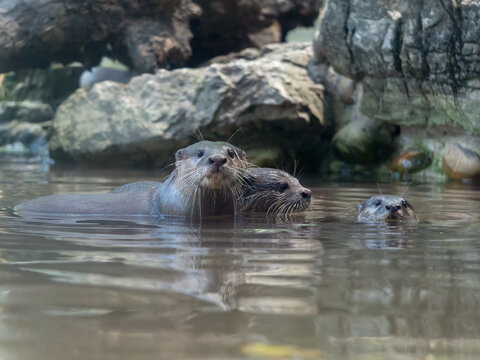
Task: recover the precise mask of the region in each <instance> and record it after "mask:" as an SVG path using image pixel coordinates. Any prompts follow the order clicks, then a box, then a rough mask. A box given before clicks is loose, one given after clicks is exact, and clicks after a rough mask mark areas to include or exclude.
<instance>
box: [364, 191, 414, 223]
mask: <svg viewBox="0 0 480 360" xmlns="http://www.w3.org/2000/svg"><path fill="white" fill-rule="evenodd" d="M357 220H358V221H360V222H382V221H387V222H389V221H412V222H417V221H418V217H417V215H416V214H415V211H414V210H413V207H412V205H410V203H409V202H408V201H407V200H405V199H404V198H403V197H401V196H394V195H375V196H372V197H371V198H370V199H368V200H365V201H363V202H362V203H360V204H359V205H358V211H357Z"/></svg>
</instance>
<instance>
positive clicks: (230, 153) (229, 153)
mask: <svg viewBox="0 0 480 360" xmlns="http://www.w3.org/2000/svg"><path fill="white" fill-rule="evenodd" d="M227 154H228V156H230V157H231V158H232V159H233V158H234V157H235V153H234V152H233V150H232V149H230V148H229V149H228V150H227Z"/></svg>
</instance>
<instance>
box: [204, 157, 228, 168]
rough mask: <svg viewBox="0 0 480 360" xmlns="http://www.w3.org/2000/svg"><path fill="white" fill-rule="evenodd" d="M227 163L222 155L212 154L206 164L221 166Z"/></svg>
mask: <svg viewBox="0 0 480 360" xmlns="http://www.w3.org/2000/svg"><path fill="white" fill-rule="evenodd" d="M226 163H227V158H226V157H225V156H222V155H212V156H210V157H209V158H208V164H210V165H214V166H216V167H218V168H219V167H220V166H223V165H225V164H226Z"/></svg>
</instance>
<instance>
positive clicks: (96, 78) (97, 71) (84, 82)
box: [79, 66, 138, 90]
mask: <svg viewBox="0 0 480 360" xmlns="http://www.w3.org/2000/svg"><path fill="white" fill-rule="evenodd" d="M135 75H136V74H135V73H134V72H133V71H130V70H123V69H113V68H109V67H103V66H96V67H93V68H92V69H91V70H86V71H84V72H83V73H82V75H81V76H80V80H79V84H80V87H82V88H84V89H87V90H88V89H90V88H91V87H92V86H93V85H94V84H96V83H99V82H102V81H115V82H119V83H122V84H128V82H129V81H130V79H131V78H132V77H133V76H135ZM137 75H138V74H137Z"/></svg>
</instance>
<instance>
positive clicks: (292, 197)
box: [240, 168, 312, 215]
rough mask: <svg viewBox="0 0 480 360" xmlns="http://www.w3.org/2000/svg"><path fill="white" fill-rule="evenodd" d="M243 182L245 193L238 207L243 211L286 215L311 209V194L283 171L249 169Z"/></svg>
mask: <svg viewBox="0 0 480 360" xmlns="http://www.w3.org/2000/svg"><path fill="white" fill-rule="evenodd" d="M246 179H247V180H246V181H247V184H248V185H247V190H246V191H245V193H244V195H243V197H242V201H243V204H241V205H240V206H241V208H242V210H243V211H253V212H267V213H271V214H275V215H287V214H290V213H292V212H301V211H304V210H306V209H307V208H308V207H309V205H310V202H311V199H312V196H311V194H312V192H311V191H310V190H309V189H307V188H304V187H303V186H302V185H300V183H299V181H298V180H297V178H295V177H293V176H291V175H290V174H288V173H286V172H285V171H282V170H277V169H270V168H250V169H248V170H247V172H246Z"/></svg>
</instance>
